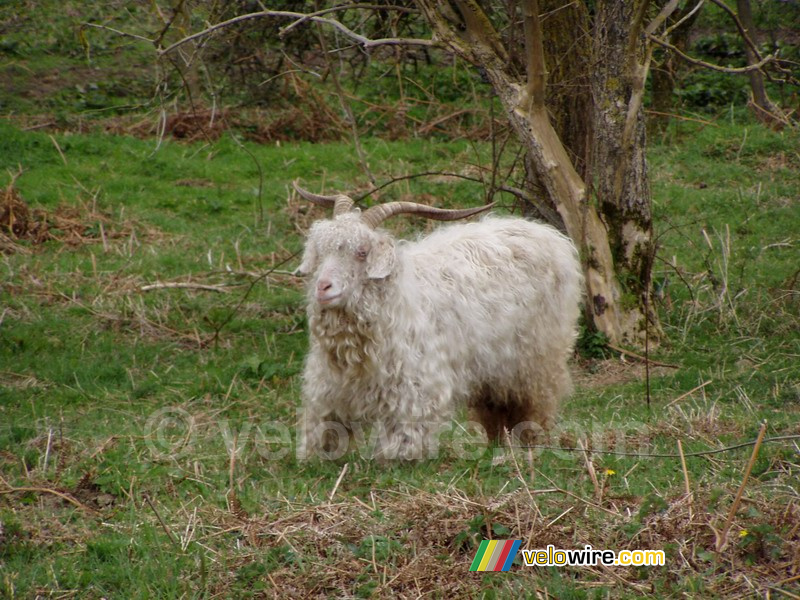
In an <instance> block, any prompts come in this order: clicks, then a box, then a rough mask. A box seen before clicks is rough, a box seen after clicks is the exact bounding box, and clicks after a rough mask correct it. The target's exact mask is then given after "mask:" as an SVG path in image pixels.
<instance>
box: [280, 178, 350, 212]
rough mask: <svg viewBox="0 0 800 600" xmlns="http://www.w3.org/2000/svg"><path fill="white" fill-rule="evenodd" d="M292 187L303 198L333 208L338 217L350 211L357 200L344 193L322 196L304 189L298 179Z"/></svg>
mask: <svg viewBox="0 0 800 600" xmlns="http://www.w3.org/2000/svg"><path fill="white" fill-rule="evenodd" d="M292 187H293V188H294V189H295V191H296V192H297V193H298V194H300V195H301V196H302V197H303V198H305V199H306V200H308V201H309V202H313V203H314V204H319V205H320V206H325V207H327V208H331V207H332V208H333V216H334V217H336V216H338V215H341V214H344V213H346V212H349V211H350V209H351V208H353V205H354V204H355V202H354V201H353V199H352V198H350V197H349V196H345V195H344V194H334V195H333V196H322V195H320V194H312V193H311V192H309V191H308V190H304V189H303V188H301V187H300V186H299V185H297V182H296V181H293V182H292Z"/></svg>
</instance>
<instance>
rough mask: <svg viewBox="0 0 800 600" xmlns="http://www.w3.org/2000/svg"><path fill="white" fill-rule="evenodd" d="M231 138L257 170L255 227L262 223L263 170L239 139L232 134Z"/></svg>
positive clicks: (254, 156)
mask: <svg viewBox="0 0 800 600" xmlns="http://www.w3.org/2000/svg"><path fill="white" fill-rule="evenodd" d="M231 138H233V141H234V142H236V145H237V146H239V148H241V149H242V150H243V151H244V152H245V154H247V155H248V156H249V157H250V159H251V160H252V161H253V162H254V163H255V165H256V169H258V218H257V219H256V225H261V224H262V223H263V222H264V199H263V195H264V194H263V192H264V169H262V168H261V163H260V162H258V159H257V158H256V155H255V154H253V153H252V152H251V151H250V150H248V149H247V147H246V146H245V145H244V144H243V143H242V142H241V141H239V138H237V137H236V136H235V135H233V134H232V133H231Z"/></svg>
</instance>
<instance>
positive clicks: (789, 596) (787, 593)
mask: <svg viewBox="0 0 800 600" xmlns="http://www.w3.org/2000/svg"><path fill="white" fill-rule="evenodd" d="M767 587H768V588H769V589H770V590H772V591H773V592H778V593H779V594H783V595H784V596H786V597H787V598H793V599H794V600H800V596H798V595H797V594H793V593H791V592H787V591H786V590H782V589H781V588H779V587H775V586H774V585H768V586H767Z"/></svg>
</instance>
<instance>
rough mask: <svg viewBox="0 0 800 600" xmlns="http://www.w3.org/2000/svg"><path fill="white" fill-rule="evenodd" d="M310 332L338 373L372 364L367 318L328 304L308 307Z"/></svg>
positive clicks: (370, 329) (372, 354) (358, 369)
mask: <svg viewBox="0 0 800 600" xmlns="http://www.w3.org/2000/svg"><path fill="white" fill-rule="evenodd" d="M310 313H311V314H310V315H309V326H310V329H311V335H312V336H313V338H314V339H315V340H316V341H317V343H318V344H319V345H320V347H321V348H322V350H323V351H324V352H325V355H326V356H327V357H328V362H329V363H330V364H331V366H333V367H334V368H336V369H337V370H339V371H341V372H353V371H355V372H359V373H361V372H363V371H366V370H370V369H371V368H372V367H373V365H374V364H375V340H374V335H373V329H372V326H371V324H370V323H369V321H366V320H364V319H362V318H360V317H359V316H358V315H356V314H354V313H352V312H349V311H347V310H345V309H344V308H342V307H331V308H325V309H323V310H320V309H319V308H317V309H316V310H311V311H310Z"/></svg>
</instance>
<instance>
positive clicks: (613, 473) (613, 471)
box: [606, 469, 617, 475]
mask: <svg viewBox="0 0 800 600" xmlns="http://www.w3.org/2000/svg"><path fill="white" fill-rule="evenodd" d="M616 474H617V472H616V471H615V470H614V469H606V475H616Z"/></svg>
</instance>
